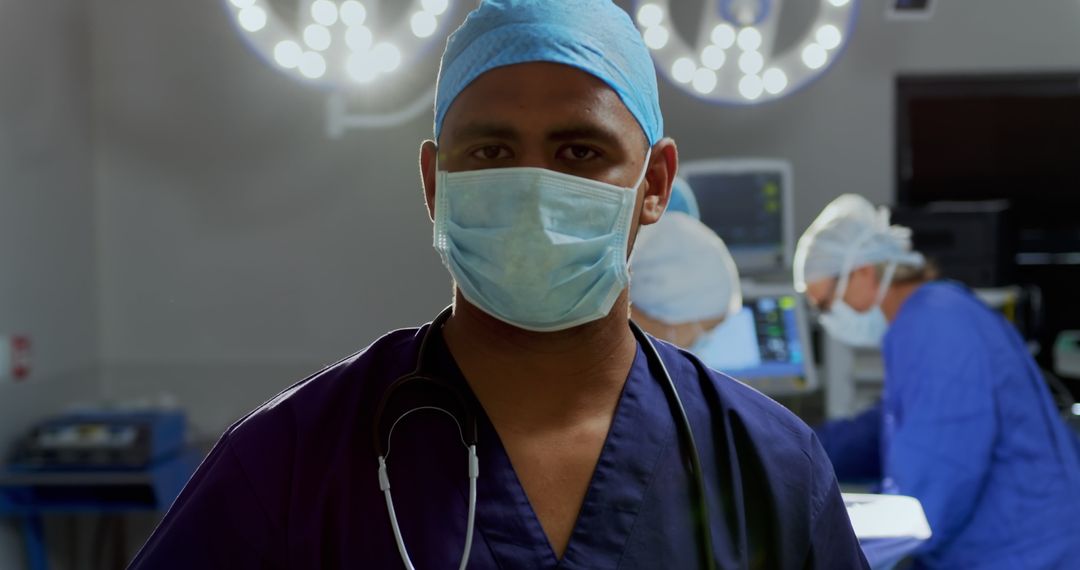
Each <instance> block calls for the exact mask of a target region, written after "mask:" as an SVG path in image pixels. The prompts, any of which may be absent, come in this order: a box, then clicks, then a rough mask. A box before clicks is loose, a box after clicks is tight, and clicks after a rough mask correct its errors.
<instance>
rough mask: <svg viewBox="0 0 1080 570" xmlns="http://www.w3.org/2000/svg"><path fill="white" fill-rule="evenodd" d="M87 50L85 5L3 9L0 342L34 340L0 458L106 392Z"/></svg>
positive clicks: (6, 547) (4, 416) (4, 563)
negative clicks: (69, 408) (50, 421)
mask: <svg viewBox="0 0 1080 570" xmlns="http://www.w3.org/2000/svg"><path fill="white" fill-rule="evenodd" d="M89 47H90V40H89V26H88V20H87V14H86V5H85V2H83V1H82V0H48V1H34V2H0V334H5V333H25V334H29V335H30V336H31V339H32V342H33V372H32V376H31V381H30V382H28V383H25V384H20V385H10V384H8V385H5V384H0V457H6V455H7V444H8V442H10V441H11V439H12V438H13V437H15V436H16V435H17V434H18V433H20V432H21V431H22V430H23V429H25V428H26V426H28V425H29V424H30V423H31V422H32V421H34V420H36V419H38V418H40V417H41V416H43V415H46V414H50V413H53V412H55V411H57V410H58V409H60V408H61V407H62V406H64V405H66V404H67V403H70V402H72V401H78V400H86V399H88V398H92V397H94V396H95V394H96V392H97V379H96V377H95V369H94V366H95V362H96V356H97V352H98V334H97V333H98V321H97V298H98V292H97V291H98V290H97V273H96V270H95V265H96V258H97V254H96V248H95V224H94V218H95V216H94V208H95V200H94V194H93V186H92V173H91V157H90V139H91V129H90V97H89V92H90V87H91V81H90V74H89V58H88V56H87V51H88V49H89ZM20 540H21V538H20V537H19V535H18V534H17V533H16V532H15V528H14V527H13V526H12V525H10V524H7V523H6V521H0V568H18V567H21V565H22V562H21V557H22V544H21V542H20Z"/></svg>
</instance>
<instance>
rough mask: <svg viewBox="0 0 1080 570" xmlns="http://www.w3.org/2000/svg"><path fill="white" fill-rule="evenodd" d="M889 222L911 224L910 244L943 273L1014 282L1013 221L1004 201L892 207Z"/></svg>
mask: <svg viewBox="0 0 1080 570" xmlns="http://www.w3.org/2000/svg"><path fill="white" fill-rule="evenodd" d="M892 223H894V224H898V225H901V226H905V227H907V228H910V229H911V232H912V235H911V241H912V244H913V247H914V249H915V250H916V251H919V252H922V253H923V255H925V256H926V257H927V258H929V259H932V260H934V262H935V264H936V265H937V267H938V270H939V271H940V272H941V275H942V277H945V278H947V279H956V280H957V281H961V282H963V283H964V284H966V285H967V286H969V287H1002V286H1007V285H1011V284H1013V283H1016V226H1015V224H1014V220H1013V216H1012V207H1011V206H1010V205H1009V203H1008V202H1007V201H1004V200H988V201H978V202H932V203H930V204H927V205H925V206H916V207H905V208H896V209H894V210H893V212H892Z"/></svg>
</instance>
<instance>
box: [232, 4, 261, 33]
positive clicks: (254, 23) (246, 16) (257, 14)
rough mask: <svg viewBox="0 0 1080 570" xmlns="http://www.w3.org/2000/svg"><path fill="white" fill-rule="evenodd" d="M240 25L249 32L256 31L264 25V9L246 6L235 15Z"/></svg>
mask: <svg viewBox="0 0 1080 570" xmlns="http://www.w3.org/2000/svg"><path fill="white" fill-rule="evenodd" d="M236 18H237V20H239V21H240V27H241V28H244V29H245V30H247V31H249V32H252V33H254V32H257V31H259V30H261V29H263V28H265V27H266V10H263V9H262V8H260V7H258V6H248V7H247V8H244V9H243V10H240V13H239V14H237V16H236Z"/></svg>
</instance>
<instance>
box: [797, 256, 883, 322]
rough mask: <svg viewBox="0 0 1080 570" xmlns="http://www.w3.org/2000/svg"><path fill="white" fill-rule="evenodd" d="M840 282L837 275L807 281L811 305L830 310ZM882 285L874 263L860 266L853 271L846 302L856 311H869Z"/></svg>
mask: <svg viewBox="0 0 1080 570" xmlns="http://www.w3.org/2000/svg"><path fill="white" fill-rule="evenodd" d="M839 284H840V280H839V279H838V278H835V277H834V278H827V279H819V280H817V281H812V282H810V283H807V284H806V298H807V300H808V301H809V302H810V306H811V307H813V308H814V309H816V310H817V311H819V312H822V313H827V312H829V309H831V308H832V305H833V303H835V302H836V296H837V289H838V287H839ZM880 286H881V280H880V279H879V278H878V274H877V269H876V268H875V267H874V266H873V265H866V266H863V267H860V268H858V269H856V270H855V271H852V272H851V277H850V278H849V279H848V286H847V291H845V292H844V302H845V303H847V304H848V306H850V307H851V308H852V309H855V310H856V311H859V312H866V311H869V310H870V309H871V308H873V306H874V301H876V300H877V296H878V288H879V287H880Z"/></svg>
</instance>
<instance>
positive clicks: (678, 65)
mask: <svg viewBox="0 0 1080 570" xmlns="http://www.w3.org/2000/svg"><path fill="white" fill-rule="evenodd" d="M695 71H697V65H695V64H694V60H692V59H690V58H688V57H680V58H679V59H676V60H675V63H674V64H672V66H671V76H672V77H673V78H674V79H675V81H678V82H679V83H690V82H691V81H693V80H694V72H695Z"/></svg>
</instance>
